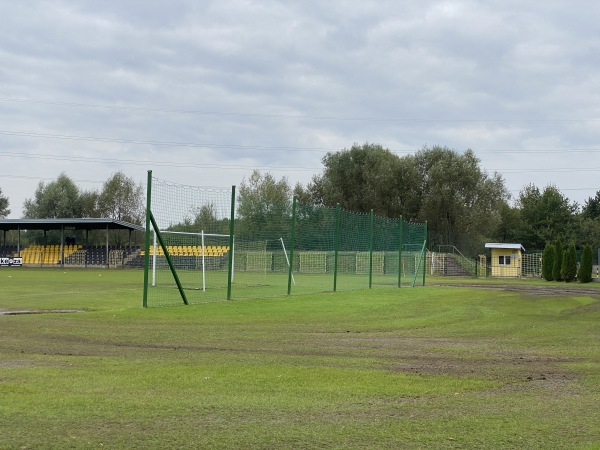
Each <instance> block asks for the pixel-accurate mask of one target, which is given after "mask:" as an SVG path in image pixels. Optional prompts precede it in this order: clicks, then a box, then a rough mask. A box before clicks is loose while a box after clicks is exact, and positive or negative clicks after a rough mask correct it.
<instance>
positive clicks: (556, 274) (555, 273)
mask: <svg viewBox="0 0 600 450" xmlns="http://www.w3.org/2000/svg"><path fill="white" fill-rule="evenodd" d="M555 249H556V250H555V252H554V265H553V266H552V279H553V280H554V281H562V276H561V274H560V271H561V269H562V260H563V253H564V249H563V245H562V241H561V240H560V238H558V239H557V240H556V244H555Z"/></svg>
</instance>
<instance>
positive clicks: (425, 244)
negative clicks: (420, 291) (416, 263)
mask: <svg viewBox="0 0 600 450" xmlns="http://www.w3.org/2000/svg"><path fill="white" fill-rule="evenodd" d="M423 247H424V250H423V251H424V254H423V286H425V274H426V273H427V221H426V222H425V243H424V244H423Z"/></svg>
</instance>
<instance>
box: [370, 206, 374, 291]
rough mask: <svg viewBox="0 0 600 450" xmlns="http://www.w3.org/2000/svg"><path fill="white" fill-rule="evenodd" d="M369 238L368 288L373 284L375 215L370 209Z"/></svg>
mask: <svg viewBox="0 0 600 450" xmlns="http://www.w3.org/2000/svg"><path fill="white" fill-rule="evenodd" d="M370 219H371V223H370V228H371V232H370V238H369V289H371V287H372V286H373V236H374V235H375V215H374V213H373V210H371V217H370Z"/></svg>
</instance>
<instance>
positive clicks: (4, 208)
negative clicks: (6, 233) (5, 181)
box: [0, 188, 10, 219]
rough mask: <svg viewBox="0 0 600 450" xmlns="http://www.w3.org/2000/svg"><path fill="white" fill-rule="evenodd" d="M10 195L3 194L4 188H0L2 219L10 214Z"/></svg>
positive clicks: (0, 216)
mask: <svg viewBox="0 0 600 450" xmlns="http://www.w3.org/2000/svg"><path fill="white" fill-rule="evenodd" d="M9 204H10V203H9V201H8V197H5V196H4V195H2V188H0V219H3V218H5V217H6V216H8V215H9V214H10V209H8V206H9Z"/></svg>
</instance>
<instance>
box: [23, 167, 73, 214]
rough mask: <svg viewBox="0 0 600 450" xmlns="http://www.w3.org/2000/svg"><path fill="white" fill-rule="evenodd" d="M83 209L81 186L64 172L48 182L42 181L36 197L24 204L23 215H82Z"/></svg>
mask: <svg viewBox="0 0 600 450" xmlns="http://www.w3.org/2000/svg"><path fill="white" fill-rule="evenodd" d="M83 210H84V208H83V204H82V202H81V198H80V192H79V188H78V187H77V186H76V185H75V183H74V182H73V180H71V179H70V178H69V177H68V176H67V175H65V174H64V173H62V174H60V176H59V177H58V178H57V179H56V181H52V182H50V183H48V184H45V183H44V182H43V181H41V182H40V183H39V184H38V187H37V189H36V191H35V195H34V198H33V199H27V200H25V203H24V204H23V215H24V217H25V218H28V219H57V218H71V217H82V216H83Z"/></svg>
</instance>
